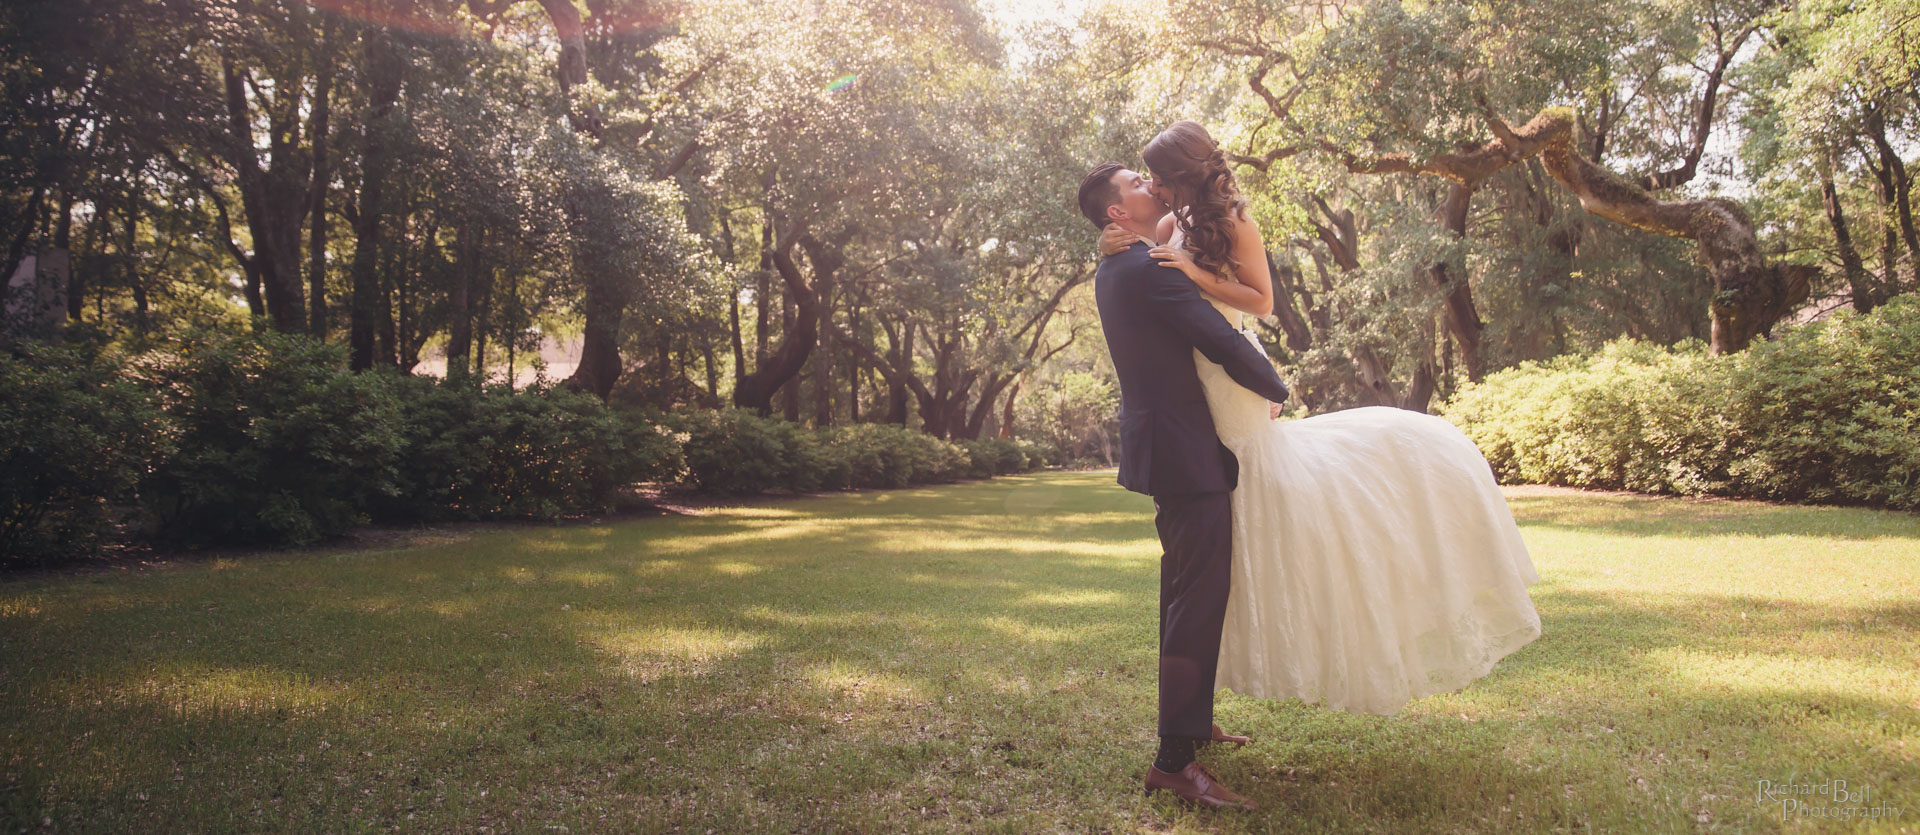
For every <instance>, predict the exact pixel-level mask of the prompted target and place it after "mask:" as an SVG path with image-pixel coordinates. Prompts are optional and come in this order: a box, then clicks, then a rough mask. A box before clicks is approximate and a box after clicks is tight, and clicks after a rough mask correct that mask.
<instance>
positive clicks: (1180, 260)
mask: <svg viewBox="0 0 1920 835" xmlns="http://www.w3.org/2000/svg"><path fill="white" fill-rule="evenodd" d="M1147 254H1148V255H1150V256H1153V257H1154V258H1157V259H1159V260H1160V266H1162V267H1167V268H1169V269H1175V270H1179V271H1181V272H1183V273H1186V274H1187V277H1188V278H1194V280H1196V281H1197V280H1198V279H1197V278H1195V277H1194V273H1195V271H1196V270H1197V269H1198V268H1197V267H1195V266H1194V263H1193V253H1191V252H1188V251H1186V250H1184V249H1175V248H1173V247H1170V246H1156V247H1154V248H1152V249H1149V250H1147Z"/></svg>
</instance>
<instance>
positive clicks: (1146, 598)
mask: <svg viewBox="0 0 1920 835" xmlns="http://www.w3.org/2000/svg"><path fill="white" fill-rule="evenodd" d="M1110 481H1111V476H1110V474H1101V473H1095V474H1085V475H1080V474H1075V475H1066V476H1062V475H1054V476H1041V477H1028V478H1023V479H1007V480H1003V481H996V482H992V483H985V484H970V485H960V486H957V487H952V488H945V489H928V490H908V491H899V492H894V493H876V494H860V495H855V496H846V497H835V498H832V499H823V500H820V501H819V502H817V503H811V502H809V503H796V504H793V505H786V506H781V507H743V508H738V509H719V510H714V511H711V512H710V513H708V514H707V515H702V516H698V517H672V518H660V519H649V520H644V521H640V522H631V523H624V524H618V525H605V526H578V527H569V528H559V529H552V530H526V529H520V530H514V531H511V532H507V533H504V534H501V535H499V536H496V537H490V538H485V539H484V540H473V541H468V542H463V543H457V544H452V545H446V546H438V547H431V548H421V549H412V550H406V551H395V552H375V553H362V554H338V555H331V556H328V557H326V558H324V559H318V560H315V561H312V562H307V563H301V562H276V563H272V564H262V565H258V566H246V565H241V566H236V567H231V568H226V569H208V570H205V571H200V572H176V573H174V574H172V575H171V576H166V577H159V576H156V577H149V578H144V579H143V578H140V577H132V578H120V579H116V580H115V581H113V582H110V583H104V584H96V583H91V582H87V583H83V582H69V583H57V582H56V583H46V584H41V585H39V586H36V587H32V588H22V589H9V590H6V591H9V592H15V593H13V594H11V595H9V596H7V597H5V598H0V602H5V603H7V604H8V605H7V606H6V608H4V609H0V624H4V626H5V631H6V633H7V634H6V635H4V636H0V662H4V663H0V696H3V697H4V701H5V704H6V705H7V706H8V708H9V709H8V710H7V712H6V717H5V718H4V719H0V734H3V736H0V741H4V742H5V743H6V748H7V749H8V750H9V752H10V753H9V754H8V755H7V758H6V760H5V766H4V775H5V786H4V789H3V792H0V809H3V810H4V812H5V815H6V817H8V818H10V819H11V820H9V821H8V822H9V824H15V823H20V824H32V825H38V823H39V822H40V821H41V820H42V819H43V818H46V819H51V820H54V821H56V822H57V823H59V824H64V825H66V826H67V827H68V828H107V829H118V828H127V827H133V826H138V825H140V824H142V823H146V824H151V823H155V822H163V821H164V822H169V823H170V824H172V825H179V824H181V823H193V822H199V823H202V824H205V826H204V827H196V828H214V829H249V828H259V827H260V826H261V825H272V826H276V827H284V828H298V829H350V828H356V827H360V826H364V825H367V824H369V823H379V822H391V821H397V820H402V819H404V818H405V816H406V815H409V814H417V815H420V816H423V818H424V822H425V823H426V825H427V826H428V828H439V829H448V828H458V829H472V828H477V827H478V826H481V825H495V824H502V823H505V824H508V825H510V826H517V827H519V828H539V827H541V826H549V825H552V826H560V825H569V826H572V827H573V828H574V829H576V830H579V829H581V828H589V829H591V828H596V826H597V827H599V828H605V827H608V826H612V827H616V828H626V829H642V830H652V829H673V828H686V829H700V828H704V827H714V826H717V825H723V824H732V825H733V826H734V827H735V828H746V829H778V830H793V829H836V830H871V831H879V830H897V829H901V828H914V827H916V826H918V827H923V828H927V829H934V830H937V829H946V828H952V827H969V828H973V827H983V828H1004V829H1009V830H1021V829H1034V828H1075V829H1081V828H1101V829H1112V828H1131V827H1135V826H1139V825H1154V826H1164V825H1166V824H1167V823H1168V822H1172V823H1174V824H1175V825H1179V824H1180V823H1181V822H1185V821H1193V822H1195V823H1193V825H1199V826H1224V827H1227V828H1244V829H1250V830H1274V831H1289V830H1298V831H1345V830H1389V831H1405V830H1408V829H1445V830H1453V831H1467V830H1471V831H1485V830H1496V829H1519V830H1531V829H1535V828H1584V827H1594V828H1606V827H1615V828H1618V827H1630V826H1636V825H1640V824H1645V823H1647V822H1649V821H1654V822H1659V823H1660V827H1659V828H1669V827H1671V826H1672V824H1673V822H1674V821H1681V820H1683V819H1684V820H1689V821H1690V820H1692V819H1693V818H1692V817H1691V816H1692V815H1694V814H1695V812H1694V811H1693V810H1692V808H1691V807H1690V806H1688V804H1687V803H1686V802H1685V799H1684V798H1683V799H1682V801H1681V802H1679V803H1678V804H1677V805H1675V804H1672V803H1669V802H1666V801H1662V802H1655V800H1654V799H1653V798H1652V796H1651V795H1648V796H1645V797H1643V795H1645V794H1647V792H1648V790H1645V789H1640V788H1636V787H1635V785H1636V784H1635V783H1634V782H1633V781H1634V780H1635V779H1640V778H1641V777H1642V776H1643V775H1645V776H1651V777H1653V778H1654V782H1655V784H1656V786H1657V787H1667V788H1674V787H1677V788H1678V790H1679V793H1680V794H1685V793H1686V792H1687V791H1689V790H1692V791H1694V793H1695V794H1699V793H1700V792H1702V791H1707V792H1708V793H1710V794H1715V795H1719V794H1721V793H1722V792H1723V791H1728V790H1730V789H1728V788H1727V786H1730V785H1731V786H1733V787H1734V788H1738V786H1737V785H1736V782H1737V781H1732V778H1730V777H1729V776H1728V775H1727V774H1726V773H1723V772H1721V771H1716V770H1713V769H1711V768H1708V767H1707V765H1708V764H1709V763H1711V764H1712V765H1713V766H1715V767H1721V766H1722V764H1724V763H1725V762H1726V761H1727V760H1728V759H1729V758H1732V759H1734V761H1736V762H1737V761H1738V760H1739V758H1741V757H1743V756H1747V755H1761V756H1765V757H1766V758H1767V759H1766V761H1765V762H1764V763H1753V764H1751V765H1753V766H1754V768H1750V769H1748V770H1750V771H1756V772H1757V769H1758V767H1759V766H1760V765H1765V766H1767V767H1770V768H1779V769H1791V768H1801V770H1802V772H1804V771H1805V768H1806V767H1810V765H1811V763H1813V762H1814V761H1815V758H1816V757H1818V756H1824V755H1825V753H1824V752H1830V751H1831V750H1832V749H1834V748H1836V747H1850V748H1851V749H1853V750H1852V753H1851V754H1850V757H1851V759H1850V760H1849V762H1851V763H1852V764H1854V765H1857V766H1858V767H1860V768H1862V769H1864V770H1865V771H1867V772H1868V773H1870V774H1880V773H1887V774H1892V773H1897V772H1899V771H1900V770H1901V769H1903V768H1904V769H1909V770H1910V769H1911V762H1910V761H1908V760H1906V759H1903V758H1902V755H1901V754H1900V753H1899V752H1897V751H1896V750H1894V749H1893V748H1890V747H1884V746H1872V745H1866V744H1865V743H1863V742H1862V740H1861V739H1860V738H1859V734H1858V729H1859V727H1860V726H1861V723H1866V722H1879V721H1884V722H1888V723H1895V724H1898V723H1905V724H1906V725H1907V726H1909V727H1911V726H1912V725H1913V724H1914V723H1915V722H1917V721H1920V716H1917V715H1916V705H1915V704H1912V703H1904V702H1902V701H1901V699H1900V698H1899V697H1898V696H1896V695H1894V694H1893V693H1892V692H1891V691H1890V692H1888V694H1887V695H1886V696H1885V697H1874V696H1865V695H1860V694H1859V693H1858V692H1851V691H1849V690H1848V688H1846V687H1845V686H1842V685H1844V684H1845V683H1846V682H1844V681H1841V682H1829V683H1827V684H1823V683H1822V682H1820V681H1817V680H1795V679H1791V678H1768V677H1767V676H1766V673H1767V671H1768V670H1771V669H1773V667H1769V666H1768V665H1769V664H1773V665H1776V666H1777V667H1778V668H1779V669H1781V670H1786V671H1788V672H1792V671H1793V670H1794V669H1796V664H1798V663H1800V662H1804V661H1806V660H1808V659H1814V660H1818V661H1821V662H1823V663H1827V664H1829V665H1830V668H1829V669H1830V671H1837V672H1838V673H1839V674H1841V675H1851V676H1861V675H1869V674H1873V671H1874V670H1877V669H1880V668H1881V667H1883V666H1884V665H1885V664H1889V663H1899V659H1909V660H1910V659H1911V657H1912V650H1911V647H1912V646H1913V644H1914V642H1915V639H1916V638H1920V605H1916V604H1907V603H1898V604H1883V605H1878V606H1862V607H1853V606H1845V605H1838V604H1836V605H1813V604H1804V603H1791V602H1785V601H1775V600H1768V599H1764V598H1753V597H1737V596H1717V595H1712V594H1692V593H1677V592H1675V593H1668V592H1652V591H1650V592H1648V593H1645V594H1633V595H1625V594H1621V595H1610V594H1604V593H1597V592H1584V591H1576V590H1571V589H1567V588H1561V587H1556V586H1554V585H1553V584H1552V582H1551V578H1549V582H1548V583H1543V584H1542V585H1541V586H1536V587H1535V589H1534V591H1535V600H1536V604H1537V605H1538V607H1539V609H1540V611H1541V614H1542V618H1543V623H1544V632H1545V634H1544V636H1543V637H1542V638H1541V639H1540V640H1539V641H1537V642H1535V643H1534V644H1533V645H1530V646H1528V647H1526V648H1524V649H1522V650H1520V651H1519V652H1518V653H1516V654H1515V655H1513V656H1511V657H1509V658H1508V659H1507V660H1505V661H1503V662H1502V663H1501V665H1500V666H1499V667H1497V668H1496V669H1495V671H1494V672H1493V674H1491V675H1490V676H1489V677H1487V678H1486V679H1483V680H1482V681H1480V682H1477V683H1476V684H1474V685H1473V686H1471V687H1469V688H1468V689H1467V690H1466V691H1463V692H1462V693H1458V694H1449V695H1445V696H1440V697H1435V698H1434V699H1429V700H1423V701H1422V702H1419V703H1416V704H1415V705H1413V706H1410V707H1409V708H1408V709H1407V710H1406V711H1403V713H1402V714H1400V715H1398V716H1394V717H1372V716H1356V715H1349V714H1342V713H1337V712H1333V711H1327V710H1324V709H1319V708H1314V707H1310V706H1306V705H1302V704H1300V703H1298V702H1268V701H1258V700H1252V699H1246V698H1241V697H1237V696H1232V695H1228V696H1226V697H1225V698H1224V699H1223V700H1222V702H1221V716H1222V717H1223V721H1226V722H1228V723H1230V724H1234V725H1236V726H1237V727H1239V728H1241V729H1245V730H1250V731H1252V732H1254V733H1256V734H1257V735H1258V736H1259V737H1260V743H1259V744H1257V745H1255V746H1253V747H1251V748H1249V749H1247V750H1244V751H1240V752H1218V753H1210V754H1209V755H1208V757H1209V759H1210V760H1212V761H1214V762H1216V763H1217V764H1218V765H1219V767H1220V771H1221V773H1222V777H1223V778H1224V779H1226V780H1227V781H1228V782H1229V784H1230V785H1234V786H1236V787H1238V788H1241V789H1242V790H1243V791H1245V792H1247V793H1248V794H1250V795H1251V796H1253V797H1255V798H1256V799H1257V800H1259V801H1261V802H1262V803H1263V804H1264V805H1266V806H1267V807H1268V808H1269V809H1270V810H1271V811H1270V812H1268V813H1266V814H1264V815H1262V816H1259V817H1250V818H1245V819H1230V820H1226V821H1220V820H1214V819H1210V818H1205V817H1193V818H1189V816H1188V815H1187V813H1183V812H1179V811H1177V810H1174V809H1172V808H1170V807H1167V806H1165V805H1163V804H1157V803H1149V802H1147V801H1144V800H1142V799H1140V798H1139V797H1138V796H1137V793H1136V792H1134V791H1133V787H1134V786H1136V785H1137V782H1138V779H1139V776H1140V773H1141V770H1142V769H1143V768H1144V767H1145V764H1146V762H1147V759H1148V756H1149V753H1150V751H1151V748H1152V744H1153V736H1152V717H1153V703H1154V672H1153V671H1154V669H1155V666H1154V660H1153V647H1154V625H1155V622H1156V620H1155V615H1154V613H1155V596H1156V595H1157V589H1158V586H1157V579H1156V578H1157V571H1158V553H1159V552H1158V547H1157V544H1156V543H1155V541H1154V539H1153V536H1154V534H1153V526H1152V520H1151V507H1150V506H1149V505H1148V504H1147V503H1146V502H1145V500H1144V499H1140V498H1139V497H1133V496H1129V495H1127V494H1124V493H1121V492H1120V491H1119V490H1118V489H1117V488H1112V487H1111V486H1110ZM1536 510H1537V509H1536ZM1523 515H1524V514H1523ZM1603 529H1604V525H1603ZM1741 614H1745V615H1746V617H1745V618H1744V619H1743V618H1741V617H1740V615H1741ZM1810 636H1811V637H1813V638H1818V639H1820V640H1817V641H1811V642H1809V641H1808V640H1807V639H1808V638H1809V637H1810ZM1796 642H1798V643H1797V644H1796ZM1703 659H1704V661H1703ZM1714 665H1731V666H1728V667H1725V668H1724V669H1723V668H1722V667H1719V666H1714ZM1741 665H1745V666H1741ZM1755 670H1758V672H1757V673H1756V672H1755ZM1816 672H1817V670H1816ZM1829 685H1832V686H1829ZM1696 751H1704V752H1705V753H1695V752H1696ZM1736 751H1738V752H1740V753H1736ZM1714 757H1719V758H1720V759H1719V760H1715V759H1713V758H1714ZM1695 764H1698V765H1699V766H1700V767H1699V768H1695ZM1761 776H1763V777H1765V776H1772V775H1770V774H1761ZM1730 781H1731V782H1730ZM1709 788H1711V791H1709ZM1671 793H1672V792H1669V794H1671ZM1503 807H1504V808H1503ZM1716 808H1718V807H1716ZM1722 814H1723V815H1736V816H1737V815H1738V814H1740V809H1739V808H1738V807H1734V808H1732V809H1731V810H1730V811H1728V812H1723V813H1722ZM1735 819H1738V818H1735Z"/></svg>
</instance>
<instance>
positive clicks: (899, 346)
mask: <svg viewBox="0 0 1920 835" xmlns="http://www.w3.org/2000/svg"><path fill="white" fill-rule="evenodd" d="M895 330H896V329H895V328H894V327H892V326H891V325H889V326H888V327H887V328H886V331H887V361H888V362H889V363H890V364H892V365H893V367H894V368H912V367H913V323H912V322H911V321H908V322H902V323H900V326H899V328H898V331H899V336H898V337H895V336H894V332H895ZM883 374H884V371H883ZM885 376H886V379H887V422H888V423H892V424H898V425H900V426H906V425H907V383H906V381H905V380H902V379H899V378H898V377H896V376H894V375H885Z"/></svg>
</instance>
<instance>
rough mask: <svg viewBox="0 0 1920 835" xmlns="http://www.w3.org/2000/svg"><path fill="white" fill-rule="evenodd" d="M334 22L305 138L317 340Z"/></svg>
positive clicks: (312, 320)
mask: <svg viewBox="0 0 1920 835" xmlns="http://www.w3.org/2000/svg"><path fill="white" fill-rule="evenodd" d="M333 21H334V18H333V17H332V16H331V15H329V16H328V17H327V22H326V29H325V34H324V35H322V37H321V46H322V50H321V54H322V55H323V56H324V58H323V60H322V62H321V66H320V70H319V72H320V80H319V83H318V84H316V85H315V88H314V92H313V114H312V121H311V122H310V123H309V124H308V126H307V136H308V141H309V142H311V143H312V144H313V183H312V185H311V188H310V189H309V197H308V201H309V204H308V207H307V222H308V224H309V229H308V236H307V328H308V330H309V331H310V332H311V333H312V334H313V335H314V336H315V337H317V338H319V339H325V338H326V337H327V184H328V183H329V182H330V181H331V180H332V178H333V170H332V169H331V168H329V167H328V159H327V120H328V117H329V116H330V115H331V109H332V106H333V105H332V93H333V27H334V22H333Z"/></svg>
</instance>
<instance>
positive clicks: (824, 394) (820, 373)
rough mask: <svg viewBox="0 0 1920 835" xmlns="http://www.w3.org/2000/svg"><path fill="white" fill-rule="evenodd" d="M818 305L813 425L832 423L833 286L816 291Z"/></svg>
mask: <svg viewBox="0 0 1920 835" xmlns="http://www.w3.org/2000/svg"><path fill="white" fill-rule="evenodd" d="M817 292H818V293H819V296H820V305H819V308H820V309H819V311H818V313H817V315H818V316H819V317H820V323H819V324H818V325H815V326H814V328H815V330H817V331H818V332H819V334H820V350H819V351H818V352H816V353H815V354H814V357H813V425H815V426H831V425H833V370H834V356H833V330H832V329H833V288H832V287H830V286H821V287H820V288H819V289H818V291H817Z"/></svg>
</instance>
